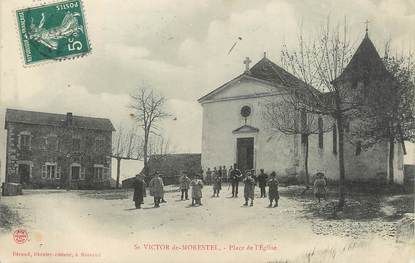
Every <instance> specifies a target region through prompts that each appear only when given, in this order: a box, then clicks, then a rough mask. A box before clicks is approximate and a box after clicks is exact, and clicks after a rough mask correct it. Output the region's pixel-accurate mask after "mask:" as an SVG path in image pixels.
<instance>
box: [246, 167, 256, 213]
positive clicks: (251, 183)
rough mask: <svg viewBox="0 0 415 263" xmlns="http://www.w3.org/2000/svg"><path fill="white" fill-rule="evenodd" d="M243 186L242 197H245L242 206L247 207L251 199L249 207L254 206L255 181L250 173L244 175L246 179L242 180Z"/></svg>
mask: <svg viewBox="0 0 415 263" xmlns="http://www.w3.org/2000/svg"><path fill="white" fill-rule="evenodd" d="M243 183H244V184H245V186H244V197H245V204H244V206H247V205H248V201H249V199H251V204H250V206H253V205H254V193H255V179H254V178H253V177H252V173H251V172H247V173H246V177H245V179H244V180H243Z"/></svg>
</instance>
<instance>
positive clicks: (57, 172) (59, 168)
mask: <svg viewBox="0 0 415 263" xmlns="http://www.w3.org/2000/svg"><path fill="white" fill-rule="evenodd" d="M56 179H61V167H60V166H57V167H56Z"/></svg>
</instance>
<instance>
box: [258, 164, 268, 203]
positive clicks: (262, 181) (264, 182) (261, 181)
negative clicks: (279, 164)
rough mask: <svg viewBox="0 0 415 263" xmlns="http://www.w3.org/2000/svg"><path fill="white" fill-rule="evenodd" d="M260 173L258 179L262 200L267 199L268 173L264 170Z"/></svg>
mask: <svg viewBox="0 0 415 263" xmlns="http://www.w3.org/2000/svg"><path fill="white" fill-rule="evenodd" d="M259 171H260V173H259V175H258V177H257V179H258V186H259V189H261V198H262V197H264V198H265V197H266V191H265V187H266V186H267V179H268V175H267V174H266V173H264V169H260V170H259Z"/></svg>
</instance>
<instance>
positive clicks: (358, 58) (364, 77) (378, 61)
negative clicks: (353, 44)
mask: <svg viewBox="0 0 415 263" xmlns="http://www.w3.org/2000/svg"><path fill="white" fill-rule="evenodd" d="M388 77H390V74H389V72H388V70H387V69H386V67H385V65H384V64H383V61H382V58H381V57H380V56H379V53H378V51H377V50H376V47H375V45H374V44H373V42H372V41H371V40H370V38H369V35H368V32H366V34H365V37H364V38H363V40H362V42H361V43H360V45H359V47H358V48H357V50H356V52H355V53H354V55H353V57H352V59H351V60H350V62H349V64H348V65H347V66H346V68H345V69H344V71H343V72H342V73H341V74H340V76H339V77H338V78H337V79H335V80H334V81H333V82H334V83H336V82H339V81H369V80H373V79H377V80H382V79H384V78H388Z"/></svg>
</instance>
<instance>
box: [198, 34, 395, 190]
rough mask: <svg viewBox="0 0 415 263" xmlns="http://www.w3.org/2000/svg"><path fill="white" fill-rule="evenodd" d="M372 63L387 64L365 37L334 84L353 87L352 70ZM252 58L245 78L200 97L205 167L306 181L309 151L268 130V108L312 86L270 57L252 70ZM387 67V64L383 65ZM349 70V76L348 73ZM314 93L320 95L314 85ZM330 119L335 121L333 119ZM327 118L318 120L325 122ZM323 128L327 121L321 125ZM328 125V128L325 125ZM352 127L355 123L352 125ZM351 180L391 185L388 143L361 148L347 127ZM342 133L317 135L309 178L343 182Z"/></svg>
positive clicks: (346, 153)
mask: <svg viewBox="0 0 415 263" xmlns="http://www.w3.org/2000/svg"><path fill="white" fill-rule="evenodd" d="M363 62H364V64H366V65H367V64H368V65H369V66H370V67H372V66H379V65H378V64H379V63H382V60H381V58H380V57H379V54H378V52H377V51H376V48H375V47H374V45H373V43H372V42H371V40H370V39H369V37H368V35H367V34H366V36H365V38H364V39H363V41H362V43H361V44H360V46H359V47H358V49H357V51H356V53H355V54H354V56H353V57H352V59H351V61H350V64H349V65H348V66H347V67H346V69H345V72H343V74H341V76H340V78H339V79H337V80H336V81H335V83H333V85H342V86H343V85H344V86H347V85H350V83H349V82H350V81H349V79H348V78H347V77H345V76H347V74H348V72H354V71H355V70H356V67H358V66H359V65H361V64H362V63H363ZM250 63H251V60H250V59H249V58H246V59H245V60H244V64H245V70H244V72H243V73H242V74H240V75H239V76H237V77H235V78H234V79H232V80H230V81H228V82H226V83H225V84H223V85H222V86H220V87H218V88H217V89H215V90H213V91H212V92H210V93H208V94H207V95H205V96H203V97H201V98H200V99H199V100H198V102H199V103H200V104H201V106H202V108H203V127H202V158H201V160H202V168H203V170H205V171H206V170H207V168H210V169H213V168H214V167H218V166H224V165H225V166H226V168H229V166H230V165H233V164H234V163H235V164H237V166H238V167H239V169H240V170H241V171H246V170H250V169H253V170H255V171H256V173H257V174H258V173H259V169H264V170H265V172H266V173H270V172H272V171H275V172H276V173H277V175H278V176H288V177H290V176H291V177H297V178H301V176H302V175H304V173H305V166H304V157H305V151H304V147H302V139H301V135H297V134H293V135H285V134H283V133H281V132H278V131H275V130H272V129H270V128H269V124H268V123H267V120H265V119H264V110H265V107H266V105H267V103H269V102H270V101H278V100H282V99H284V96H290V95H288V94H289V93H290V91H292V90H297V91H301V89H304V88H305V87H307V85H306V84H305V83H304V82H303V81H301V80H300V79H298V78H297V77H295V76H294V75H292V74H291V73H289V72H288V71H286V70H285V69H283V68H282V67H280V66H278V65H276V64H275V63H273V62H272V61H271V60H270V59H268V58H267V57H266V53H264V56H263V58H262V59H261V60H260V61H258V62H257V63H256V64H255V65H253V66H252V67H250ZM382 66H383V67H384V65H383V64H382ZM346 71H347V72H346ZM307 88H311V89H313V92H319V93H320V91H317V90H315V89H314V88H312V87H309V86H308V87H307ZM328 118H330V117H328ZM325 120H326V119H325V118H322V119H321V120H319V122H320V121H321V122H323V121H325ZM321 124H322V123H321ZM322 125H323V124H322ZM350 126H351V127H352V126H353V125H350ZM344 130H345V147H344V148H345V149H344V156H345V170H346V180H352V181H370V180H380V181H386V180H387V178H388V158H389V157H388V156H389V155H388V154H389V145H388V143H386V142H385V143H384V144H382V143H380V144H379V145H375V146H374V147H372V148H370V149H367V150H361V149H359V145H356V144H352V143H350V142H349V141H350V140H348V139H347V138H348V137H350V136H351V135H350V130H349V127H347V128H345V129H344ZM337 134H338V130H337V128H334V129H332V130H331V131H329V132H325V133H320V134H312V135H310V136H309V140H308V145H309V151H308V171H309V174H310V176H312V175H314V174H315V173H316V172H323V173H324V174H325V175H326V177H327V178H329V179H331V180H338V178H339V168H338V167H339V160H338V138H337V137H338V136H337ZM394 148H395V156H394V181H395V182H397V183H402V182H403V154H402V147H401V145H400V144H396V145H395V147H394Z"/></svg>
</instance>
